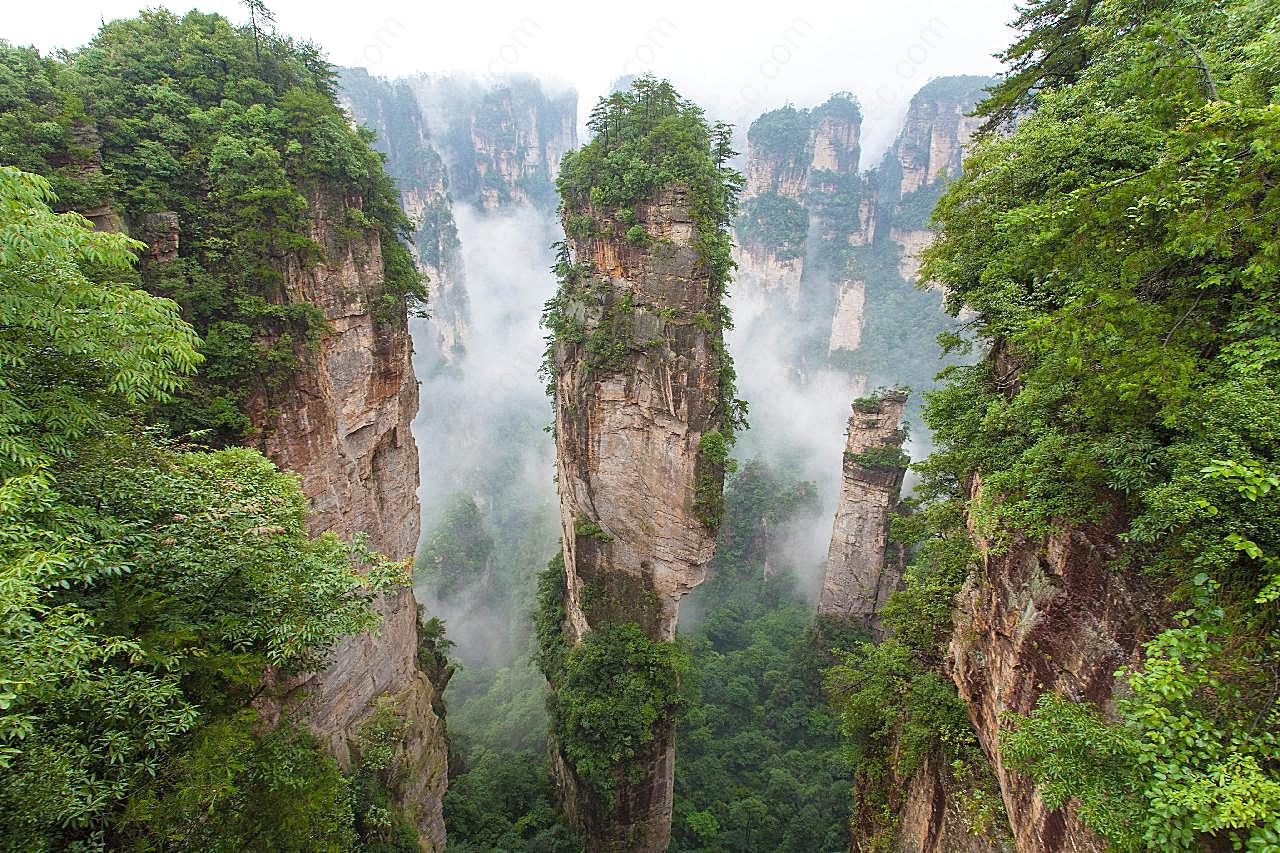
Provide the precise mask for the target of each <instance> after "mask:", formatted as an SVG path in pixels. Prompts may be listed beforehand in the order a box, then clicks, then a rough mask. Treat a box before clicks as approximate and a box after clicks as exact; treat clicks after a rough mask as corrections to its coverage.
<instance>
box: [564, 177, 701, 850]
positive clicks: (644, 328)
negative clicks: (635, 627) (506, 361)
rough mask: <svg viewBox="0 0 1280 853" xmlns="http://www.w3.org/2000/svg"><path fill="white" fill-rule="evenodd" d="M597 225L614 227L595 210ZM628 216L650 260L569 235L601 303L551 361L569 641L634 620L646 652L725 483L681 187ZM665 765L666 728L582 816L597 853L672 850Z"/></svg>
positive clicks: (665, 629) (583, 312) (665, 632)
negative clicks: (711, 437)
mask: <svg viewBox="0 0 1280 853" xmlns="http://www.w3.org/2000/svg"><path fill="white" fill-rule="evenodd" d="M593 218H595V219H596V221H597V223H599V224H602V225H603V224H605V223H606V222H608V221H609V217H608V216H606V215H603V214H600V213H598V212H593ZM636 219H637V221H638V223H639V224H640V225H642V226H643V227H644V228H645V230H646V231H647V232H648V234H649V235H650V237H651V238H653V241H654V242H653V243H652V244H651V246H650V247H647V248H638V247H636V246H634V245H632V244H630V243H628V242H626V241H624V240H621V239H618V238H614V237H599V236H593V237H573V238H571V246H572V251H573V254H574V256H575V257H576V258H577V259H578V260H579V261H589V262H590V263H591V264H592V266H593V267H594V271H593V272H594V275H595V276H596V277H597V279H596V280H597V281H598V282H599V288H598V290H597V291H596V293H597V294H598V296H595V297H593V298H591V299H589V300H583V301H579V302H576V303H574V304H572V305H570V306H569V308H568V311H569V312H571V315H572V316H574V317H575V318H576V319H578V320H579V321H580V322H581V323H582V324H583V326H584V327H585V336H586V343H570V342H565V341H560V342H558V343H557V344H556V351H555V370H556V455H557V469H556V471H557V481H558V487H559V493H560V508H561V512H560V516H561V526H562V529H563V549H564V561H565V570H566V602H565V618H566V629H567V632H568V634H569V636H570V639H571V641H573V642H577V641H579V640H581V639H582V637H583V636H584V635H585V634H586V633H587V632H589V631H590V630H592V629H593V628H596V627H599V626H600V625H601V624H603V623H605V622H635V623H638V624H639V625H640V626H641V628H642V629H643V630H644V632H645V633H646V634H647V635H648V637H649V638H650V639H651V640H671V639H673V638H674V636H675V627H676V616H677V609H678V607H679V603H680V599H681V598H682V597H683V596H684V595H685V594H687V593H688V592H689V591H691V590H692V589H693V588H694V587H695V586H697V585H698V584H700V583H701V582H702V581H703V579H704V577H705V574H706V567H707V563H708V562H710V560H711V557H712V554H713V551H714V548H715V530H714V529H712V528H711V527H709V526H708V525H707V523H705V521H704V518H705V516H704V514H703V513H702V512H701V511H700V509H699V506H698V498H699V490H700V489H711V488H714V489H715V493H716V494H717V495H718V494H719V488H720V485H721V479H722V476H723V473H722V471H720V470H719V468H718V466H713V465H711V464H709V463H708V461H707V459H706V457H705V454H704V453H703V452H702V450H701V446H702V440H703V437H704V436H705V435H707V434H708V433H711V432H712V431H715V430H719V429H720V428H721V424H720V421H719V417H720V414H719V412H720V406H719V402H718V400H719V362H718V359H717V358H716V355H715V350H716V349H717V348H718V346H719V345H720V341H719V340H718V337H719V333H718V332H711V331H708V327H707V326H706V325H705V324H702V323H699V322H698V321H697V319H696V317H697V316H699V315H700V316H714V312H716V311H717V310H718V309H719V294H718V293H714V292H712V288H711V286H710V282H709V280H708V278H707V276H706V274H705V272H704V271H703V270H702V268H701V266H700V264H699V263H698V253H697V250H696V249H695V247H694V245H693V241H694V234H695V230H694V222H693V217H692V216H691V215H690V212H689V201H688V199H687V195H686V193H685V192H684V190H683V189H680V188H675V189H670V190H667V191H664V192H662V193H661V194H659V196H658V197H657V198H655V199H654V200H653V201H652V202H651V203H648V204H642V205H637V208H636ZM599 230H604V229H599ZM623 230H625V229H623ZM617 233H622V232H621V231H619V232H617ZM713 335H714V336H715V339H713ZM601 336H603V337H601ZM592 341H597V342H599V343H601V344H602V345H605V346H608V347H610V351H612V352H617V351H618V350H617V349H616V348H614V347H613V345H614V344H617V345H620V346H621V347H622V352H624V354H623V355H621V356H618V357H610V359H609V360H607V361H604V362H602V361H601V360H600V359H599V358H598V357H597V356H595V355H593V351H594V352H599V349H598V348H597V347H595V346H593V345H592ZM674 758H675V730H674V724H673V723H671V722H665V723H659V726H658V731H657V732H656V737H655V739H654V741H653V742H652V743H651V744H650V745H649V746H648V747H646V750H645V752H644V754H642V755H640V756H638V760H637V761H636V762H634V764H633V765H632V766H635V767H638V768H640V772H639V773H637V776H638V777H639V778H638V780H637V781H628V782H624V783H623V784H622V785H621V786H620V790H619V792H618V807H617V808H616V809H613V810H612V812H611V816H610V819H609V820H608V821H607V825H605V824H606V822H605V821H600V820H598V819H597V818H595V817H593V815H594V814H595V813H596V812H597V809H595V808H592V807H591V806H590V805H588V807H587V808H578V809H577V810H576V811H577V812H578V814H579V815H580V816H581V817H582V819H583V823H584V825H585V826H586V829H587V832H588V836H589V839H590V844H591V848H592V849H593V850H618V851H622V850H636V851H661V850H665V849H666V847H667V843H668V841H669V837H670V824H671V807H672V785H673V776H672V771H673V767H674ZM566 772H567V768H563V767H562V769H561V773H562V775H564V774H565V773H566ZM565 787H567V788H571V787H572V783H571V780H570V782H569V783H568V784H567V785H566V786H565ZM570 809H571V811H572V810H573V806H572V804H571V806H570Z"/></svg>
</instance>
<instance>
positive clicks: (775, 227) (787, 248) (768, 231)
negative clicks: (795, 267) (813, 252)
mask: <svg viewBox="0 0 1280 853" xmlns="http://www.w3.org/2000/svg"><path fill="white" fill-rule="evenodd" d="M737 231H738V236H739V238H741V240H742V241H743V243H746V244H755V245H760V246H764V247H765V248H767V249H770V250H771V251H772V252H773V253H774V254H775V255H777V257H778V258H779V259H781V260H790V259H791V258H799V257H802V256H803V255H804V241H805V237H807V236H808V234H809V211H808V209H806V208H805V207H804V205H802V204H800V203H799V202H797V201H794V200H793V199H790V198H787V197H786V196H783V195H778V194H777V193H762V194H760V195H758V196H754V197H753V198H751V199H748V200H747V201H746V202H745V203H744V204H743V205H742V215H741V216H739V217H738V221H737Z"/></svg>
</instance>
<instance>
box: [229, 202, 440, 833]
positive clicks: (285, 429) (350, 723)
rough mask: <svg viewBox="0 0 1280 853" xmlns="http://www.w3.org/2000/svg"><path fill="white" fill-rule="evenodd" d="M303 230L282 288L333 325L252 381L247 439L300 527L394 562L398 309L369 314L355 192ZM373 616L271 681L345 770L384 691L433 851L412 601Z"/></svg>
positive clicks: (413, 480) (411, 509)
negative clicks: (280, 480) (275, 383)
mask: <svg viewBox="0 0 1280 853" xmlns="http://www.w3.org/2000/svg"><path fill="white" fill-rule="evenodd" d="M308 201H309V207H310V216H311V226H310V228H311V236H312V239H314V240H315V241H316V242H317V243H318V244H319V245H320V246H321V247H322V248H323V250H324V256H325V260H324V262H322V263H319V264H316V265H315V266H312V267H307V268H304V267H302V266H300V265H297V264H292V263H291V264H289V265H288V266H287V267H286V269H285V270H284V273H285V294H284V297H285V298H286V299H288V300H290V301H305V302H309V303H311V304H314V305H316V306H318V307H320V308H321V309H322V310H323V311H324V314H325V317H326V318H327V319H328V321H329V322H330V324H331V325H332V329H333V331H332V334H330V335H327V336H326V337H325V339H324V341H323V342H322V344H321V345H320V348H319V350H318V351H315V352H312V351H310V350H307V349H306V348H305V347H302V348H300V349H299V356H300V359H301V366H300V368H299V369H298V370H297V371H296V372H295V373H294V374H293V377H292V379H291V381H290V382H288V383H286V384H284V385H282V386H280V387H272V388H262V389H259V391H258V392H257V393H256V394H255V395H254V396H253V398H252V399H251V401H250V405H249V411H250V415H251V417H252V418H253V420H254V423H255V424H257V425H258V426H259V429H260V432H259V437H258V440H257V444H258V446H259V448H260V449H261V450H262V451H263V452H264V453H265V454H267V455H268V456H269V457H270V458H271V459H272V460H273V461H274V462H275V463H276V464H277V465H279V466H280V467H281V468H284V469H286V470H290V471H294V472H296V473H297V474H298V475H299V476H300V478H301V481H302V490H303V492H304V494H305V495H306V496H307V499H308V502H309V504H310V507H311V513H310V516H309V523H310V526H311V529H312V532H313V533H317V534H318V533H322V532H329V531H332V532H334V533H336V534H338V536H339V537H341V538H344V539H350V538H352V537H354V536H355V535H356V534H358V533H366V534H367V535H368V542H369V545H370V547H372V548H373V549H374V550H377V551H379V552H382V553H384V554H386V555H387V556H389V557H391V558H393V559H407V558H411V557H412V556H413V553H414V550H415V548H416V547H417V541H418V533H419V516H418V502H417V498H416V494H415V493H416V490H417V486H418V460H417V449H416V446H415V444H414V439H413V433H412V432H411V430H410V424H411V422H412V419H413V416H414V413H415V412H416V410H417V405H418V385H417V381H416V380H415V378H414V375H413V369H412V366H411V364H410V354H411V346H410V343H409V335H408V330H407V327H406V323H405V320H404V318H402V317H400V318H391V319H386V320H378V319H376V318H375V313H374V306H375V304H376V302H377V300H378V299H379V297H380V296H381V295H382V292H383V282H384V276H383V264H382V253H381V247H380V243H379V239H378V237H377V235H376V234H374V233H367V234H365V235H363V236H361V237H359V238H355V239H353V238H351V237H350V236H349V231H347V230H346V228H345V225H346V222H347V221H348V219H347V216H346V212H347V210H348V209H350V208H353V207H354V208H358V207H359V205H360V203H361V200H360V199H359V198H358V197H342V196H334V195H332V194H330V193H328V192H327V191H325V190H323V189H321V188H312V189H311V190H310V191H309V192H308ZM377 606H378V609H379V611H380V612H381V613H382V617H383V621H382V626H381V629H380V631H379V632H378V633H377V634H376V635H366V636H359V637H353V638H350V639H348V640H346V641H344V642H343V643H341V644H340V645H339V646H338V648H337V649H336V650H335V652H334V654H333V656H332V660H331V662H330V664H329V666H328V667H327V668H326V669H325V670H323V671H322V672H316V673H310V674H307V675H304V676H300V677H297V678H293V679H290V680H288V681H284V682H281V683H279V684H277V685H276V687H277V688H278V689H277V690H276V691H273V692H275V693H277V694H279V695H282V697H283V698H282V700H281V702H280V704H275V703H268V704H269V705H271V707H265V706H264V712H265V713H266V714H267V716H268V717H270V716H271V714H272V713H273V712H278V711H279V710H280V707H281V706H284V707H291V708H293V709H295V710H296V711H297V712H298V713H300V714H301V715H302V716H303V718H304V719H305V720H306V723H307V725H308V727H309V728H310V729H311V730H312V731H313V732H314V733H315V734H316V735H317V736H318V737H320V738H321V739H322V741H323V742H325V743H326V744H327V745H328V747H329V749H330V750H331V751H332V752H333V754H334V755H335V756H336V757H337V758H338V760H339V762H340V763H341V764H343V765H344V766H349V765H350V761H351V752H352V742H353V738H354V736H355V734H356V729H357V727H358V726H359V724H360V723H361V722H363V721H364V720H365V719H366V718H367V717H368V716H369V714H370V713H371V712H372V710H373V708H374V705H375V703H376V702H377V701H378V700H379V699H381V698H384V697H391V698H392V699H394V702H395V705H396V713H397V714H398V715H399V716H401V717H402V718H403V719H404V720H405V722H406V723H407V729H406V734H405V738H404V741H403V743H402V746H401V755H402V759H403V760H404V761H405V762H406V764H407V765H408V766H409V767H410V768H411V769H412V770H413V773H412V774H411V777H410V781H409V783H408V786H407V789H406V791H404V792H402V796H403V799H404V801H405V804H406V805H408V806H410V807H411V811H412V813H413V814H414V815H415V818H416V820H417V824H418V830H419V834H420V837H421V840H422V842H423V844H424V845H425V846H426V848H427V849H429V850H442V849H443V845H444V823H443V818H442V813H441V805H442V798H443V795H444V788H445V784H446V779H445V765H446V763H447V748H446V745H445V740H444V723H443V721H442V720H441V719H440V718H439V717H438V716H437V715H436V713H435V712H434V710H433V709H432V702H433V701H434V700H435V699H436V698H437V691H436V688H435V686H434V685H432V684H431V683H430V681H428V679H427V678H426V676H425V675H424V674H423V673H422V672H421V671H420V669H419V667H418V664H417V650H418V634H417V605H416V603H415V601H414V597H413V593H412V591H410V590H407V589H406V590H403V591H401V592H399V593H397V594H391V595H387V596H384V597H383V598H382V599H381V600H380V601H379V602H378V604H377Z"/></svg>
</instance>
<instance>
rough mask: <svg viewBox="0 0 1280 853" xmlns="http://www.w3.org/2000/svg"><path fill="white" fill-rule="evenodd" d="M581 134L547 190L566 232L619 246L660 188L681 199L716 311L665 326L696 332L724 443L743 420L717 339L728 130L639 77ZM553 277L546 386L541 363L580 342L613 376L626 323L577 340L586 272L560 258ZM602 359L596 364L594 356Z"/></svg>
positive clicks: (730, 180)
mask: <svg viewBox="0 0 1280 853" xmlns="http://www.w3.org/2000/svg"><path fill="white" fill-rule="evenodd" d="M587 127H588V128H589V129H590V131H591V133H592V139H591V141H590V142H589V143H587V144H586V145H584V146H582V147H581V148H579V149H578V150H577V151H572V152H570V153H569V154H566V155H565V158H564V161H563V162H562V163H561V165H560V176H559V178H558V179H557V181H556V186H557V188H558V189H559V191H560V197H561V213H562V216H563V219H564V222H565V229H566V232H567V233H569V234H571V235H572V234H577V233H579V232H581V233H583V234H587V235H590V234H596V233H599V234H601V235H602V236H612V237H615V238H618V239H626V238H628V236H629V229H630V228H631V227H633V226H634V225H635V221H636V219H635V207H636V205H637V204H640V203H647V202H652V201H654V200H655V199H656V198H657V197H658V195H659V193H661V192H662V191H663V190H666V189H669V188H677V187H678V188H680V189H682V190H684V191H686V192H687V193H688V201H689V207H690V213H691V214H692V216H693V220H694V227H695V230H696V237H695V248H696V249H697V252H698V262H699V267H700V270H701V271H702V272H703V273H704V274H705V275H706V276H707V278H708V280H709V281H708V285H709V295H710V298H711V302H712V303H713V304H714V305H715V306H716V309H715V311H714V312H713V313H711V314H709V315H702V316H695V317H686V318H672V319H679V320H681V321H684V322H694V323H697V324H699V325H703V326H705V327H706V331H707V332H708V333H709V335H710V337H711V339H712V345H713V347H714V349H715V353H716V358H717V361H718V364H717V369H718V371H719V375H720V399H719V401H718V403H719V411H718V412H717V419H718V420H720V421H721V422H722V430H723V431H724V432H725V434H726V435H731V434H732V432H733V430H734V429H736V428H740V427H742V426H745V416H746V405H745V403H743V402H742V401H741V400H738V399H737V398H736V396H735V385H734V379H735V376H734V371H733V361H732V359H731V358H730V357H729V354H728V352H727V351H725V349H724V344H723V331H724V330H725V329H727V328H729V327H730V326H731V321H730V317H729V310H728V307H727V306H726V305H725V304H724V302H723V297H724V293H725V288H726V287H727V286H728V283H729V276H730V273H731V272H732V270H733V259H732V255H731V250H732V245H733V244H732V235H731V234H730V231H729V225H730V223H731V222H732V220H733V217H734V215H735V214H736V213H737V206H738V193H739V192H740V190H741V188H742V176H741V175H740V174H738V173H737V172H736V171H734V170H733V169H732V168H730V167H729V166H728V165H727V162H728V160H729V158H730V157H731V156H733V153H734V152H733V151H732V149H731V148H730V147H729V137H730V133H731V128H730V127H729V126H728V125H725V124H721V123H716V124H714V125H713V124H710V123H708V122H707V120H706V118H705V117H704V115H703V112H702V109H701V108H700V107H698V106H697V105H695V104H692V103H690V102H689V101H686V100H684V99H683V98H681V97H680V96H679V94H678V93H677V92H676V91H675V89H674V88H673V87H672V86H671V84H670V83H668V82H666V81H665V80H663V81H657V80H654V79H653V78H651V77H647V76H646V77H641V78H639V79H637V80H636V81H635V82H634V83H633V84H632V87H631V89H629V90H626V91H621V92H614V93H613V94H611V95H609V96H607V97H605V98H602V99H601V100H600V103H599V104H597V105H596V107H595V109H593V110H592V112H591V118H590V119H589V120H588V122H587ZM601 229H615V230H612V231H610V230H601ZM643 230H644V229H643V228H641V231H643ZM633 242H634V241H633ZM554 271H555V273H556V275H557V278H558V279H559V280H560V283H561V287H560V290H559V292H558V293H557V294H556V296H555V298H553V299H552V300H551V301H549V302H548V303H547V307H546V310H545V311H544V313H543V324H544V325H545V326H546V327H547V328H548V330H550V332H551V335H550V336H549V340H548V354H547V361H545V362H544V365H543V372H544V374H546V375H547V376H548V378H549V379H550V377H552V376H554V365H553V364H552V362H551V358H552V348H553V347H554V345H555V343H556V341H563V342H569V343H585V344H586V346H587V349H588V351H590V352H592V353H593V354H596V358H595V362H596V363H597V364H599V366H602V367H605V368H610V367H613V368H616V367H617V366H618V364H619V362H618V360H617V355H618V351H619V349H620V348H621V350H622V352H623V353H625V351H626V348H627V347H628V346H630V344H629V343H628V342H627V341H625V340H623V339H621V337H620V334H619V331H618V328H617V327H618V326H619V325H620V323H621V321H622V320H624V319H625V320H628V321H629V320H630V316H627V317H625V318H617V317H615V318H614V319H615V320H617V321H618V322H614V323H609V322H601V323H600V324H598V327H597V329H596V330H595V331H594V333H593V335H592V336H591V337H589V338H586V339H584V337H583V328H582V322H581V320H580V319H578V318H577V317H576V315H575V314H574V313H573V312H572V311H570V310H569V308H570V303H571V302H572V301H574V300H575V299H576V298H578V297H581V296H582V295H584V294H586V293H588V292H589V291H590V289H591V286H592V283H593V280H592V276H593V275H594V270H591V269H590V268H589V265H588V266H584V264H583V262H582V261H581V259H579V261H578V262H577V263H574V262H573V259H572V258H570V256H569V253H568V251H567V249H566V250H564V251H563V252H562V254H561V257H560V260H559V262H558V263H557V265H556V267H555V269H554ZM635 307H639V306H634V305H632V304H631V303H629V302H628V303H627V304H626V305H625V306H622V305H621V303H620V305H619V307H618V308H617V309H616V310H619V311H621V310H625V311H626V313H627V314H628V315H629V314H630V312H631V311H632V310H634V308H635ZM661 309H662V306H656V307H655V313H657V314H659V315H662V314H663V311H662V310H661ZM667 313H669V311H668V312H667ZM613 316H614V315H610V317H613ZM606 319H608V318H606ZM633 343H639V344H641V345H644V343H645V342H633ZM602 352H603V353H606V355H604V356H600V355H599V353H602ZM608 353H612V354H613V356H612V357H611V356H609V355H607V354H608ZM549 390H550V391H551V392H552V394H554V383H549Z"/></svg>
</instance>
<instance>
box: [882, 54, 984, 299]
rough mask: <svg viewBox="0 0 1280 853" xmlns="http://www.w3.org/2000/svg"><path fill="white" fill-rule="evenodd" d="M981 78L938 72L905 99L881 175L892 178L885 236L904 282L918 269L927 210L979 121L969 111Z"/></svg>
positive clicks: (927, 238)
mask: <svg viewBox="0 0 1280 853" xmlns="http://www.w3.org/2000/svg"><path fill="white" fill-rule="evenodd" d="M991 82H992V81H991V80H990V79H989V78H986V77H943V78H939V79H938V80H934V81H932V82H930V83H929V84H928V85H926V86H924V87H923V88H922V89H921V90H920V91H919V92H917V93H916V94H915V96H914V97H913V98H912V99H911V103H910V104H909V105H908V107H907V115H906V118H905V119H904V120H903V123H902V130H901V132H900V133H899V134H898V138H897V140H896V141H895V142H894V144H893V147H892V149H891V150H890V151H889V154H888V155H887V156H886V166H885V170H886V175H887V177H888V178H890V180H893V179H895V178H896V182H895V183H896V186H894V187H893V190H894V191H895V194H896V201H897V205H896V210H895V211H894V215H893V217H892V224H891V227H890V229H889V237H890V239H891V240H893V242H895V243H897V244H898V249H899V261H898V270H899V272H900V273H901V275H902V277H903V278H904V279H906V280H907V281H915V279H916V276H917V273H919V271H920V253H921V252H922V251H924V249H926V248H928V246H929V244H930V243H932V242H933V232H932V231H931V230H930V229H929V214H930V213H931V212H932V210H933V206H934V204H935V203H936V202H937V200H938V198H940V197H941V195H942V190H943V186H944V185H945V183H946V182H947V180H949V179H952V178H955V177H956V176H958V175H959V174H960V168H961V166H962V165H963V162H964V154H965V150H966V148H967V147H968V145H969V143H970V142H971V141H972V140H973V136H974V134H975V133H976V132H977V130H978V128H979V127H980V126H981V124H982V119H981V118H978V117H975V116H970V115H969V113H970V112H972V111H973V107H974V105H975V104H977V103H978V101H980V100H982V98H983V96H984V89H985V87H986V86H988V85H990V84H991Z"/></svg>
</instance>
